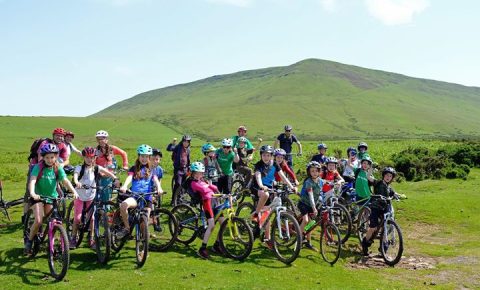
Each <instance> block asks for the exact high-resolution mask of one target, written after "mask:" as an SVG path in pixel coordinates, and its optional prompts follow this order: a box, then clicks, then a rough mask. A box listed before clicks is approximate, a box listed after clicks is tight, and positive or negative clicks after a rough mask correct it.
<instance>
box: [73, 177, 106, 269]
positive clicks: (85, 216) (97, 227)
mask: <svg viewBox="0 0 480 290" xmlns="http://www.w3.org/2000/svg"><path fill="white" fill-rule="evenodd" d="M108 187H110V188H113V186H112V185H110V186H108ZM82 188H85V189H97V191H96V194H95V198H94V199H93V201H92V203H91V204H90V206H88V208H87V207H86V202H85V201H84V202H83V209H82V215H81V218H80V223H79V224H78V229H77V234H76V237H72V231H73V223H74V210H73V208H74V202H71V203H70V205H69V206H68V210H67V218H66V230H67V234H68V237H69V238H70V240H72V238H73V239H74V240H76V241H77V244H76V245H75V248H78V245H80V244H81V242H82V240H83V236H84V234H85V233H87V237H91V235H93V236H94V239H95V251H96V253H97V261H98V262H99V263H100V264H106V263H107V262H108V260H109V258H110V248H111V237H110V226H109V223H108V215H107V212H106V210H105V205H107V204H108V203H105V202H103V201H102V200H101V197H100V191H101V190H102V189H103V188H105V187H101V186H97V187H94V186H88V185H83V186H82ZM92 222H93V223H94V225H93V233H92V232H91V230H90V224H91V223H92Z"/></svg>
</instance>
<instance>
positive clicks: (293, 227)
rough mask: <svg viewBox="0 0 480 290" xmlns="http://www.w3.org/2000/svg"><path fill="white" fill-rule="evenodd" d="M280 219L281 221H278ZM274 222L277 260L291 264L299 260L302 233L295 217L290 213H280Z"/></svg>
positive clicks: (273, 230) (274, 249)
mask: <svg viewBox="0 0 480 290" xmlns="http://www.w3.org/2000/svg"><path fill="white" fill-rule="evenodd" d="M277 219H279V220H277ZM271 222H272V231H271V235H272V236H271V239H272V242H273V252H274V253H275V256H276V257H277V259H279V260H280V261H282V262H283V263H285V264H290V263H292V262H293V261H295V259H297V257H298V254H299V253H300V248H301V243H302V232H301V231H300V226H299V225H298V222H297V220H296V219H295V217H294V216H293V215H292V214H290V213H288V212H280V216H275V218H274V219H272V220H271Z"/></svg>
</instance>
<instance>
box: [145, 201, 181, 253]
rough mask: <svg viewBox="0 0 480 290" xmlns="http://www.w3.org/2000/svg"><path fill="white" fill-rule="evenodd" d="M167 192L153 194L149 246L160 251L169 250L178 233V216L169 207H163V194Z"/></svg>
mask: <svg viewBox="0 0 480 290" xmlns="http://www.w3.org/2000/svg"><path fill="white" fill-rule="evenodd" d="M165 194H166V192H163V193H161V194H160V193H159V194H156V195H154V196H153V201H152V210H151V211H150V219H149V222H148V232H149V233H150V237H149V246H150V248H151V249H155V250H158V251H166V250H168V249H169V248H170V247H171V246H172V245H173V244H174V243H175V239H176V237H177V235H178V222H177V218H176V217H175V215H174V214H172V212H171V211H169V210H168V209H165V208H162V195H165Z"/></svg>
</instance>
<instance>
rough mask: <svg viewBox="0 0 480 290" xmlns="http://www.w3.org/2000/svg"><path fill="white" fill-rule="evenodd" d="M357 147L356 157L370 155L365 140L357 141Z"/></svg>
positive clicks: (360, 158) (361, 157) (360, 157)
mask: <svg viewBox="0 0 480 290" xmlns="http://www.w3.org/2000/svg"><path fill="white" fill-rule="evenodd" d="M357 149H358V159H359V160H362V159H363V158H365V157H370V154H368V144H367V143H365V142H360V143H358V146H357Z"/></svg>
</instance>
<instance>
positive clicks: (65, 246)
mask: <svg viewBox="0 0 480 290" xmlns="http://www.w3.org/2000/svg"><path fill="white" fill-rule="evenodd" d="M40 201H41V202H43V203H45V202H46V199H43V198H41V199H40ZM57 202H58V199H56V200H54V201H53V209H52V211H51V212H50V213H48V214H46V216H45V217H44V219H43V220H44V222H43V223H42V227H44V230H42V227H40V228H39V229H38V233H37V235H36V236H35V238H34V239H33V244H32V253H31V256H32V257H35V256H36V255H37V254H38V252H39V251H40V246H41V245H42V244H43V243H44V241H45V239H46V238H48V240H47V241H48V246H47V247H46V250H47V256H48V267H49V269H50V274H51V275H52V276H53V277H54V278H55V280H57V281H60V280H62V279H63V278H64V277H65V275H66V274H67V270H68V267H69V264H70V249H69V242H68V236H67V231H66V230H65V228H64V227H63V224H62V217H61V216H60V215H59V213H58V204H57ZM34 220H35V217H34V216H33V211H32V209H29V210H28V212H27V216H26V218H25V222H24V230H23V237H24V241H27V240H28V239H29V236H30V228H31V227H32V225H33V223H34ZM44 224H46V226H44Z"/></svg>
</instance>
